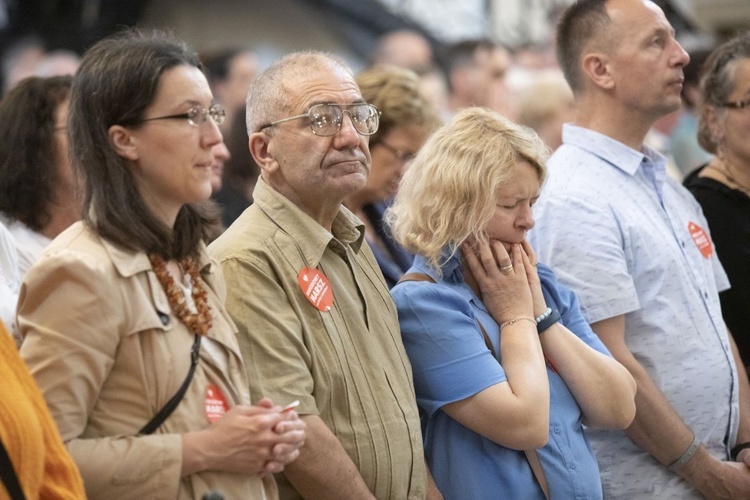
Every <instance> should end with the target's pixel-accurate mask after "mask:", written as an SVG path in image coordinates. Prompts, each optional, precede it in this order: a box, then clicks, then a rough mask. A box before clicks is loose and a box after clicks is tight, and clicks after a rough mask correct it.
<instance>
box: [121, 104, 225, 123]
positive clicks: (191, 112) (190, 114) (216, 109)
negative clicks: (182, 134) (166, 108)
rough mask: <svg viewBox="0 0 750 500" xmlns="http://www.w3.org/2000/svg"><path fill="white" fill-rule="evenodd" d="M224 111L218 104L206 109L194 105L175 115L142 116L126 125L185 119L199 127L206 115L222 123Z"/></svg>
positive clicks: (204, 121)
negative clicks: (142, 117) (140, 118)
mask: <svg viewBox="0 0 750 500" xmlns="http://www.w3.org/2000/svg"><path fill="white" fill-rule="evenodd" d="M226 115H227V113H226V111H224V108H223V107H222V106H221V105H219V104H214V105H213V106H211V107H210V108H208V109H206V108H204V107H203V106H195V107H192V108H190V109H188V110H187V113H179V114H176V115H166V116H156V117H154V118H144V119H143V120H138V121H136V122H132V123H129V124H128V125H138V124H139V123H144V122H150V121H154V120H187V121H188V123H189V124H190V125H192V126H194V127H199V126H201V125H203V124H204V123H206V120H208V117H209V116H210V117H211V119H212V120H213V121H214V122H215V123H216V124H217V125H221V124H222V123H224V118H226Z"/></svg>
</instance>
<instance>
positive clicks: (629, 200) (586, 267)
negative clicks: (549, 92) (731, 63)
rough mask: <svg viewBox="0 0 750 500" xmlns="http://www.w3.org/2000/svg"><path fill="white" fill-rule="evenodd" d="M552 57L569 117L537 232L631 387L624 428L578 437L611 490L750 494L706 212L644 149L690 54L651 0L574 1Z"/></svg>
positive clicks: (748, 436)
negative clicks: (571, 107)
mask: <svg viewBox="0 0 750 500" xmlns="http://www.w3.org/2000/svg"><path fill="white" fill-rule="evenodd" d="M557 53H558V61H559V62H560V66H561V68H562V70H563V72H564V73H565V78H566V79H567V81H568V84H569V85H570V87H571V89H572V90H573V95H574V96H575V110H576V114H575V121H574V123H573V124H565V125H564V126H563V144H562V146H560V147H559V148H557V150H556V151H555V153H554V154H553V155H552V157H551V158H550V160H549V162H548V166H549V178H548V179H547V182H546V184H545V187H544V191H543V193H542V197H541V199H540V201H539V203H538V204H537V206H536V210H535V215H536V227H535V228H534V229H533V230H532V231H531V233H530V239H531V243H532V244H533V245H534V248H535V249H536V251H537V254H538V256H539V260H540V261H542V262H546V263H548V264H549V265H550V267H552V269H553V270H554V271H555V273H556V274H557V276H558V278H559V280H560V282H562V283H563V284H565V285H566V286H568V287H570V288H571V289H572V290H573V291H574V292H575V293H576V294H577V295H578V298H579V299H580V302H581V310H582V312H583V315H584V317H585V318H586V320H587V321H588V322H589V324H591V327H592V329H593V330H594V331H595V332H596V333H597V335H598V336H599V338H600V339H601V340H602V342H603V343H604V345H606V346H607V348H608V349H609V351H610V352H611V353H612V355H613V356H614V357H615V359H617V360H618V361H619V362H620V363H622V364H623V365H624V366H625V367H626V368H627V369H628V370H629V371H630V373H631V374H632V375H633V377H634V378H635V380H636V383H637V384H638V391H637V393H636V416H635V420H634V421H633V424H632V425H631V426H630V427H628V428H627V429H626V430H625V432H621V431H614V430H601V429H588V430H587V434H588V437H589V439H590V440H591V444H592V446H593V448H594V451H595V452H596V456H597V459H598V461H599V467H600V469H601V477H602V485H603V489H604V496H605V497H607V498H614V499H617V498H620V499H632V498H659V499H675V500H678V499H679V500H684V499H690V498H702V497H703V496H705V497H708V498H750V467H748V465H750V450H748V449H745V448H750V444H748V443H750V384H748V380H747V376H746V374H745V369H744V366H742V363H741V362H739V356H738V355H737V348H736V346H735V344H734V342H733V341H732V338H731V335H729V333H728V332H727V327H726V324H725V323H724V321H723V319H722V316H721V303H720V302H719V292H720V291H723V290H725V289H727V288H728V286H729V282H728V280H727V277H726V273H725V272H724V270H723V268H722V266H721V263H720V262H719V259H718V258H717V256H716V253H715V252H714V250H713V241H712V239H711V234H710V232H709V228H708V223H707V222H706V219H705V217H704V215H703V212H702V211H701V208H700V205H699V204H698V203H697V202H696V201H695V199H694V198H693V196H692V195H691V194H690V193H689V192H688V191H687V190H686V189H685V188H684V187H683V186H682V185H680V183H679V182H677V181H676V180H674V179H672V178H669V177H668V176H667V172H666V159H665V158H664V156H662V155H660V154H659V153H657V152H656V151H654V150H653V149H651V148H649V147H647V146H645V145H644V138H645V136H646V134H647V132H648V130H649V129H650V128H651V127H652V125H653V124H654V122H655V121H656V120H657V119H658V118H660V117H662V116H665V115H667V114H669V113H672V112H674V111H675V110H677V109H678V108H679V107H680V91H681V90H682V81H683V76H682V68H683V67H684V66H685V65H686V64H687V63H688V60H689V57H688V54H687V53H686V52H685V51H684V50H683V48H682V47H681V46H680V44H679V43H678V42H677V40H676V39H675V36H674V29H673V28H672V26H671V25H670V23H669V21H668V20H667V18H666V16H665V15H664V12H663V11H662V10H661V8H659V6H658V5H657V4H656V3H655V2H652V1H650V0H579V1H578V2H577V3H575V4H573V5H571V6H570V7H569V8H568V9H566V11H565V13H564V14H563V16H562V18H561V20H560V23H559V25H558V30H557Z"/></svg>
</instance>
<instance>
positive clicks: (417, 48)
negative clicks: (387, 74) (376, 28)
mask: <svg viewBox="0 0 750 500" xmlns="http://www.w3.org/2000/svg"><path fill="white" fill-rule="evenodd" d="M370 59H371V61H370V62H371V65H372V66H376V65H379V64H384V65H389V66H399V67H402V68H407V69H410V70H412V71H414V72H415V73H416V74H417V75H420V76H422V75H423V74H425V73H427V72H428V71H430V70H431V69H432V68H433V67H434V65H435V57H434V54H433V51H432V45H430V41H429V40H428V39H427V37H426V36H424V35H423V34H422V33H420V32H418V31H415V30H407V29H403V30H394V31H388V32H387V33H383V35H381V36H380V37H379V38H378V40H377V42H376V44H375V48H374V49H373V51H372V56H371V58H370Z"/></svg>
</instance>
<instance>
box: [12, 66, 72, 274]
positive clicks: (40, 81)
mask: <svg viewBox="0 0 750 500" xmlns="http://www.w3.org/2000/svg"><path fill="white" fill-rule="evenodd" d="M71 81H72V77H70V76H56V77H52V78H37V77H31V78H27V79H26V80H23V81H22V82H20V83H19V84H18V85H17V86H16V87H15V88H13V90H11V91H10V92H9V93H8V95H7V96H5V98H4V99H3V100H2V102H0V151H2V152H3V154H2V155H1V156H0V218H2V220H3V223H4V224H5V225H6V227H7V228H8V229H9V230H10V232H11V234H13V237H14V238H15V240H16V245H17V247H18V250H19V271H20V273H21V275H23V274H25V273H26V271H28V269H29V268H30V267H31V266H32V264H34V262H36V260H37V259H38V258H39V256H40V255H41V253H42V251H43V250H44V249H45V248H46V247H47V245H49V242H50V241H51V240H52V239H53V238H55V237H56V236H57V235H58V234H60V233H61V232H63V231H64V230H65V229H67V227H68V226H70V225H71V224H72V223H74V222H76V221H78V220H80V218H81V200H80V196H79V189H78V183H77V182H76V176H75V175H74V174H73V170H72V168H71V166H70V162H69V160H68V141H67V133H66V131H67V130H66V129H67V127H66V122H67V117H68V99H69V97H70V85H71Z"/></svg>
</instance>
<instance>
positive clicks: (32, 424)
mask: <svg viewBox="0 0 750 500" xmlns="http://www.w3.org/2000/svg"><path fill="white" fill-rule="evenodd" d="M0 387H2V390H0V408H2V411H0V439H2V441H3V445H4V446H5V449H6V451H7V452H8V456H9V457H10V461H11V462H12V463H13V468H14V470H15V471H16V475H17V476H18V482H19V483H20V484H21V488H22V489H23V492H24V494H25V495H26V498H27V499H35V498H40V499H55V500H58V499H79V498H86V495H85V493H84V489H83V481H82V480H81V475H80V474H79V473H78V469H77V468H76V465H75V463H74V462H73V459H72V458H70V455H69V454H68V451H67V450H66V449H65V445H63V442H62V439H61V438H60V434H59V432H58V431H57V427H56V426H55V422H54V420H52V417H51V416H50V413H49V409H48V408H47V405H46V404H45V403H44V399H43V398H42V393H41V392H40V391H39V388H38V387H37V386H36V384H35V383H34V379H33V378H31V375H30V374H29V370H28V368H26V365H25V364H24V362H23V361H22V360H21V357H20V356H19V355H18V351H17V350H16V346H15V344H14V343H13V339H12V338H11V337H10V335H9V334H8V333H7V332H6V331H5V327H4V326H3V324H2V322H0ZM0 484H2V482H1V481H0ZM8 498H9V496H8V492H7V491H6V489H5V487H4V486H0V500H6V499H8Z"/></svg>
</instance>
